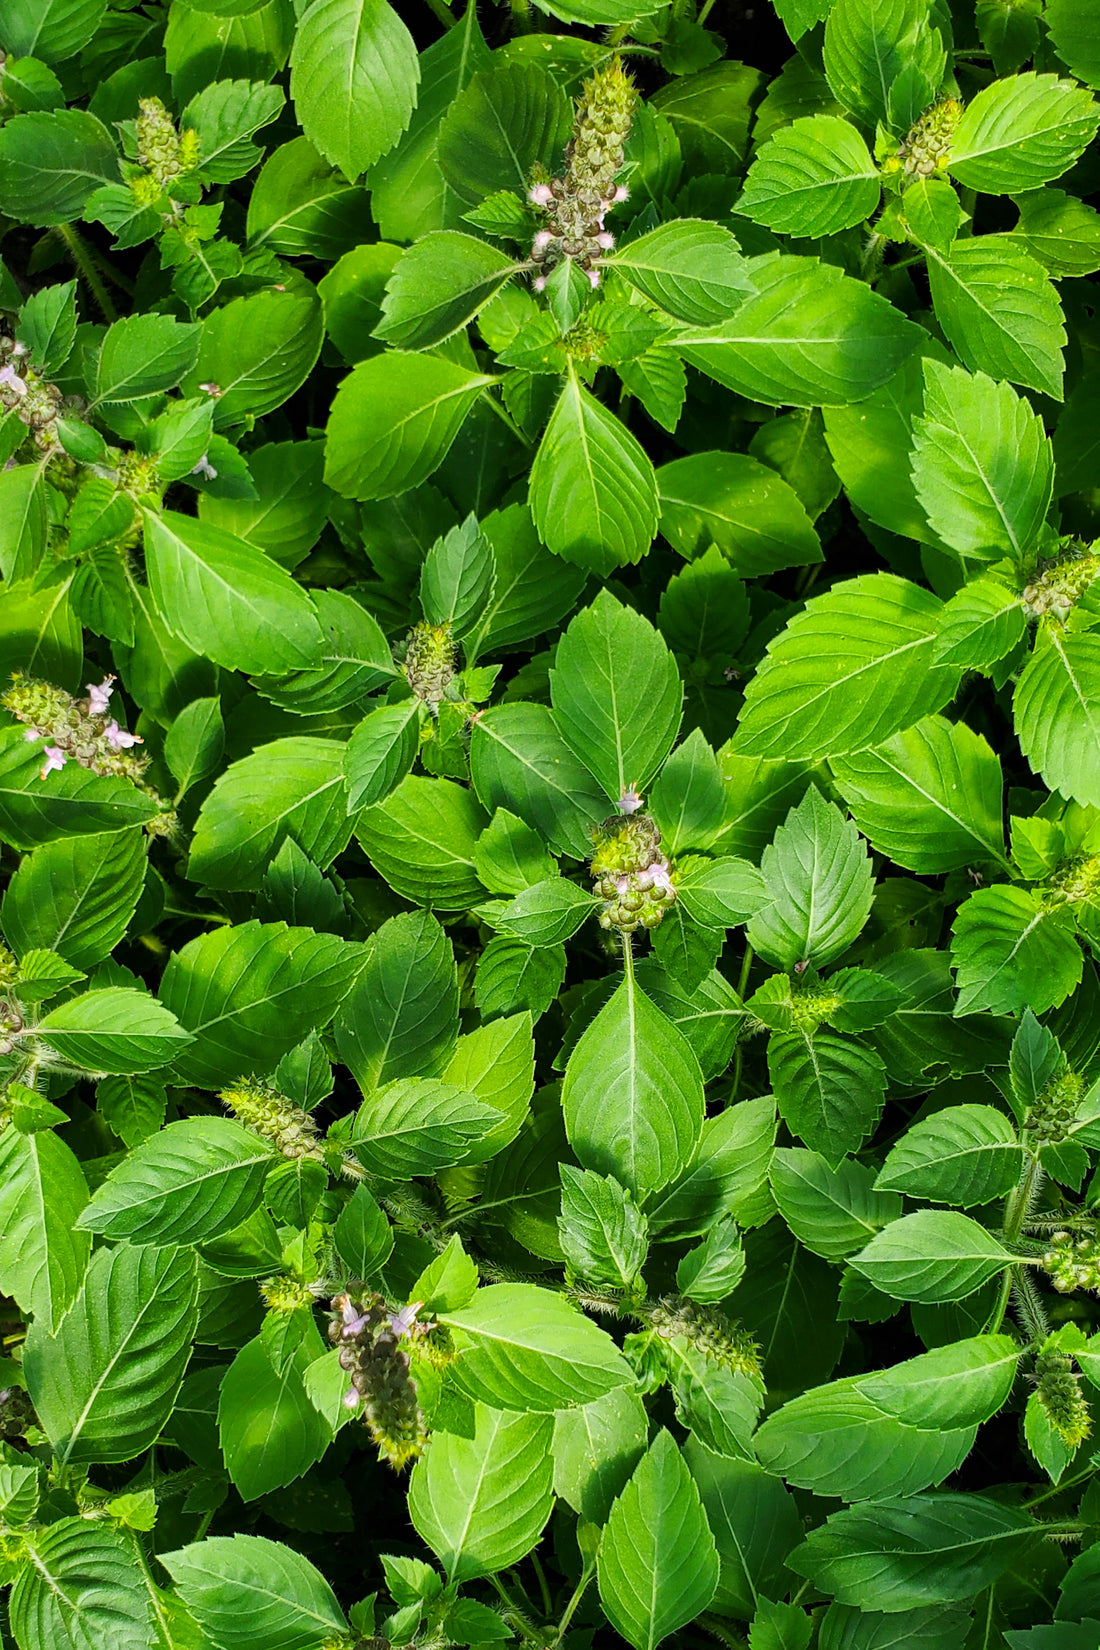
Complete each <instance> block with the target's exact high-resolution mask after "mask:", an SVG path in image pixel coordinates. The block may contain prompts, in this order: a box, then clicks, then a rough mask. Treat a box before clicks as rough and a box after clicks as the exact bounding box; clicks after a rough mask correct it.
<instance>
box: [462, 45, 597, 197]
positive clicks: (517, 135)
mask: <svg viewBox="0 0 1100 1650" xmlns="http://www.w3.org/2000/svg"><path fill="white" fill-rule="evenodd" d="M570 124H571V110H570V107H569V102H568V99H567V98H566V95H565V93H564V92H563V91H562V90H561V88H560V87H559V86H558V85H557V83H556V81H555V80H554V79H553V77H552V76H551V75H550V74H549V72H548V71H547V70H546V69H544V68H543V67H542V65H541V64H535V63H519V62H506V61H500V60H499V59H493V60H490V63H489V65H488V66H487V67H485V68H483V69H480V70H479V72H478V73H476V74H475V75H474V77H473V79H472V80H471V81H470V82H469V84H468V85H467V86H465V87H464V88H463V89H462V90H461V91H459V94H458V96H457V97H456V98H455V100H454V102H453V103H452V104H451V106H450V108H449V109H448V110H447V112H446V114H445V115H444V117H443V119H442V121H441V123H440V125H439V128H438V148H437V152H436V153H437V158H436V160H435V164H436V165H437V166H438V168H439V170H440V171H441V172H442V173H443V176H444V178H445V179H446V181H447V183H448V184H449V185H450V187H451V189H453V190H454V192H455V194H456V195H458V196H459V197H460V198H461V199H462V200H463V201H465V202H467V203H468V204H469V205H470V206H477V205H479V204H480V202H481V201H483V200H484V199H485V197H486V195H491V194H493V193H494V192H495V191H496V190H498V189H512V190H517V191H519V192H520V193H523V194H525V193H526V191H527V189H528V187H529V180H530V175H531V170H532V168H533V167H534V166H535V165H536V164H538V163H541V164H542V165H544V166H546V167H547V168H549V169H551V170H553V171H556V170H557V168H558V166H559V165H560V163H561V153H562V150H563V148H564V147H565V144H566V141H567V140H568V137H569V129H570Z"/></svg>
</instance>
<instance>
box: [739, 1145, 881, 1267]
mask: <svg viewBox="0 0 1100 1650" xmlns="http://www.w3.org/2000/svg"><path fill="white" fill-rule="evenodd" d="M768 1178H769V1181H770V1183H771V1188H772V1192H773V1194H774V1196H775V1201H776V1203H777V1204H778V1205H779V1212H780V1214H781V1215H782V1216H783V1219H784V1220H785V1221H786V1222H787V1225H788V1226H789V1227H790V1229H791V1231H792V1232H793V1233H794V1235H795V1237H796V1238H797V1239H798V1241H799V1242H800V1243H802V1244H804V1245H805V1247H806V1248H807V1249H810V1250H812V1252H813V1253H814V1254H815V1255H820V1256H821V1257H822V1259H823V1260H846V1259H847V1258H848V1256H849V1255H852V1254H855V1252H856V1251H857V1250H858V1249H862V1248H863V1246H864V1244H865V1243H867V1242H868V1241H869V1239H870V1238H872V1237H873V1236H874V1235H875V1233H876V1232H879V1231H881V1230H882V1228H883V1227H884V1226H886V1225H888V1224H889V1222H890V1221H892V1220H896V1219H897V1218H898V1216H899V1215H900V1214H901V1199H900V1197H895V1196H892V1195H891V1194H890V1193H889V1192H886V1191H879V1190H878V1189H877V1187H876V1182H875V1172H874V1170H873V1169H870V1168H868V1167H867V1166H866V1165H865V1164H862V1163H853V1162H852V1161H851V1160H850V1159H848V1158H845V1159H844V1161H843V1162H841V1163H840V1164H839V1165H838V1166H837V1167H836V1168H832V1167H830V1165H829V1164H828V1163H827V1162H826V1161H825V1159H824V1158H823V1157H821V1156H819V1154H818V1153H817V1152H810V1151H803V1150H801V1149H798V1148H791V1147H786V1148H783V1149H781V1150H779V1151H777V1152H776V1153H775V1155H774V1157H773V1158H772V1161H771V1168H770V1169H769V1171H768Z"/></svg>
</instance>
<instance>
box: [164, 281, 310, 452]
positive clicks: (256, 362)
mask: <svg viewBox="0 0 1100 1650" xmlns="http://www.w3.org/2000/svg"><path fill="white" fill-rule="evenodd" d="M285 285H286V290H285V291H283V292H280V291H278V290H277V289H276V288H269V289H268V290H267V291H264V292H253V293H250V294H249V295H248V296H247V297H244V298H234V299H233V301H232V302H231V303H228V304H224V305H223V306H222V307H221V308H220V309H215V310H212V311H211V313H210V314H209V315H207V316H206V317H205V318H204V320H203V323H202V343H201V344H200V346H199V359H198V364H197V365H196V367H195V370H194V372H192V373H191V374H190V375H189V377H188V378H187V379H186V380H185V382H184V384H183V389H184V392H185V393H186V394H187V395H199V394H202V393H204V392H203V391H202V385H203V384H204V383H214V384H216V385H217V387H218V389H219V391H220V394H219V395H218V397H217V400H216V405H215V407H214V425H215V428H216V429H225V428H227V427H229V426H232V425H236V424H241V423H243V422H244V421H245V420H246V419H248V418H250V417H251V418H262V417H263V415H264V413H269V412H273V411H274V410H275V408H276V407H281V406H282V404H283V402H284V401H285V400H287V398H288V397H289V396H291V395H293V393H294V391H295V390H297V389H299V388H300V387H301V386H302V384H304V383H305V381H306V379H307V378H308V377H309V375H310V372H311V371H312V370H313V367H314V364H315V363H316V360H317V357H318V355H319V354H320V353H321V343H322V341H323V338H324V323H323V320H322V316H321V304H320V300H319V299H318V297H317V293H316V292H315V291H314V289H313V287H311V286H310V285H309V283H308V282H307V281H303V280H300V279H299V280H297V281H294V282H290V281H289V280H288V281H286V283H285Z"/></svg>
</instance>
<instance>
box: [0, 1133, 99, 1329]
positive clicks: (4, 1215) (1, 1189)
mask: <svg viewBox="0 0 1100 1650" xmlns="http://www.w3.org/2000/svg"><path fill="white" fill-rule="evenodd" d="M87 1201H88V1187H87V1184H86V1182H85V1179H84V1171H83V1170H82V1169H81V1167H80V1164H79V1163H78V1162H77V1159H76V1158H75V1157H74V1155H73V1152H72V1149H71V1147H69V1146H66V1145H65V1143H64V1141H63V1140H59V1139H58V1137H57V1135H55V1134H53V1133H52V1132H51V1131H50V1130H49V1129H43V1130H39V1131H37V1132H35V1133H34V1134H22V1133H21V1132H20V1131H19V1130H18V1129H15V1128H11V1127H9V1128H7V1129H6V1130H5V1131H4V1133H3V1134H2V1135H0V1289H3V1291H4V1293H5V1295H10V1296H11V1298H12V1299H13V1300H14V1301H15V1302H16V1303H17V1305H18V1306H19V1307H20V1308H21V1310H22V1311H23V1312H24V1313H25V1314H26V1315H27V1317H33V1318H34V1319H35V1321H36V1322H37V1323H39V1324H40V1325H41V1326H42V1328H43V1329H45V1330H49V1329H52V1328H54V1327H56V1325H57V1323H58V1321H59V1319H60V1318H61V1315H62V1313H63V1312H64V1311H65V1310H66V1309H67V1308H68V1307H69V1305H70V1304H71V1303H72V1301H73V1300H74V1299H75V1297H76V1294H77V1291H78V1290H79V1288H80V1285H81V1281H82V1279H83V1277H84V1272H85V1268H86V1267H87V1264H88V1256H89V1254H90V1253H91V1239H90V1238H88V1237H86V1236H85V1235H84V1233H83V1232H81V1231H78V1230H77V1226H76V1222H77V1218H78V1216H79V1215H80V1212H81V1210H82V1209H83V1208H84V1206H85V1204H86V1203H87Z"/></svg>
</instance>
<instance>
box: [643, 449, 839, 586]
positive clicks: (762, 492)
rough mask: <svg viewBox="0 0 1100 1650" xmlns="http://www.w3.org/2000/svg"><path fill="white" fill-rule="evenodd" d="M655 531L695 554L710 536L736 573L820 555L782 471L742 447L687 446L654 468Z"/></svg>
mask: <svg viewBox="0 0 1100 1650" xmlns="http://www.w3.org/2000/svg"><path fill="white" fill-rule="evenodd" d="M657 486H658V488H659V490H660V496H661V532H662V533H663V534H664V536H665V538H666V539H668V541H669V543H670V544H671V545H672V546H673V548H674V549H676V550H678V551H679V552H680V554H681V555H682V556H684V557H686V558H687V559H688V560H689V561H694V560H696V559H697V558H699V557H702V556H703V555H704V554H705V553H706V552H707V549H708V546H709V545H711V544H716V545H717V546H718V548H719V550H721V551H722V552H723V553H724V554H725V555H726V556H727V557H728V559H729V561H730V563H731V564H732V566H733V568H734V570H735V571H736V572H737V573H739V574H740V575H741V576H742V578H752V577H754V576H757V575H759V574H764V573H777V572H780V571H781V570H782V569H783V568H785V567H804V566H807V565H808V564H809V563H811V562H816V561H820V560H821V545H820V543H819V542H818V537H817V533H816V532H815V531H814V526H813V523H812V522H811V520H810V518H809V516H808V515H807V514H806V511H805V509H804V507H803V505H802V502H801V500H800V499H799V498H798V495H797V494H796V493H795V491H794V489H793V488H792V487H790V486H788V484H787V482H785V481H784V480H783V477H782V476H779V475H776V473H775V471H774V470H772V469H769V467H768V466H767V465H766V464H761V463H760V462H759V461H758V460H757V459H755V458H750V457H749V455H748V454H747V453H693V454H692V455H691V456H690V457H688V458H676V459H673V461H672V463H671V464H665V465H663V466H662V468H661V469H660V470H659V471H658V473H657Z"/></svg>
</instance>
